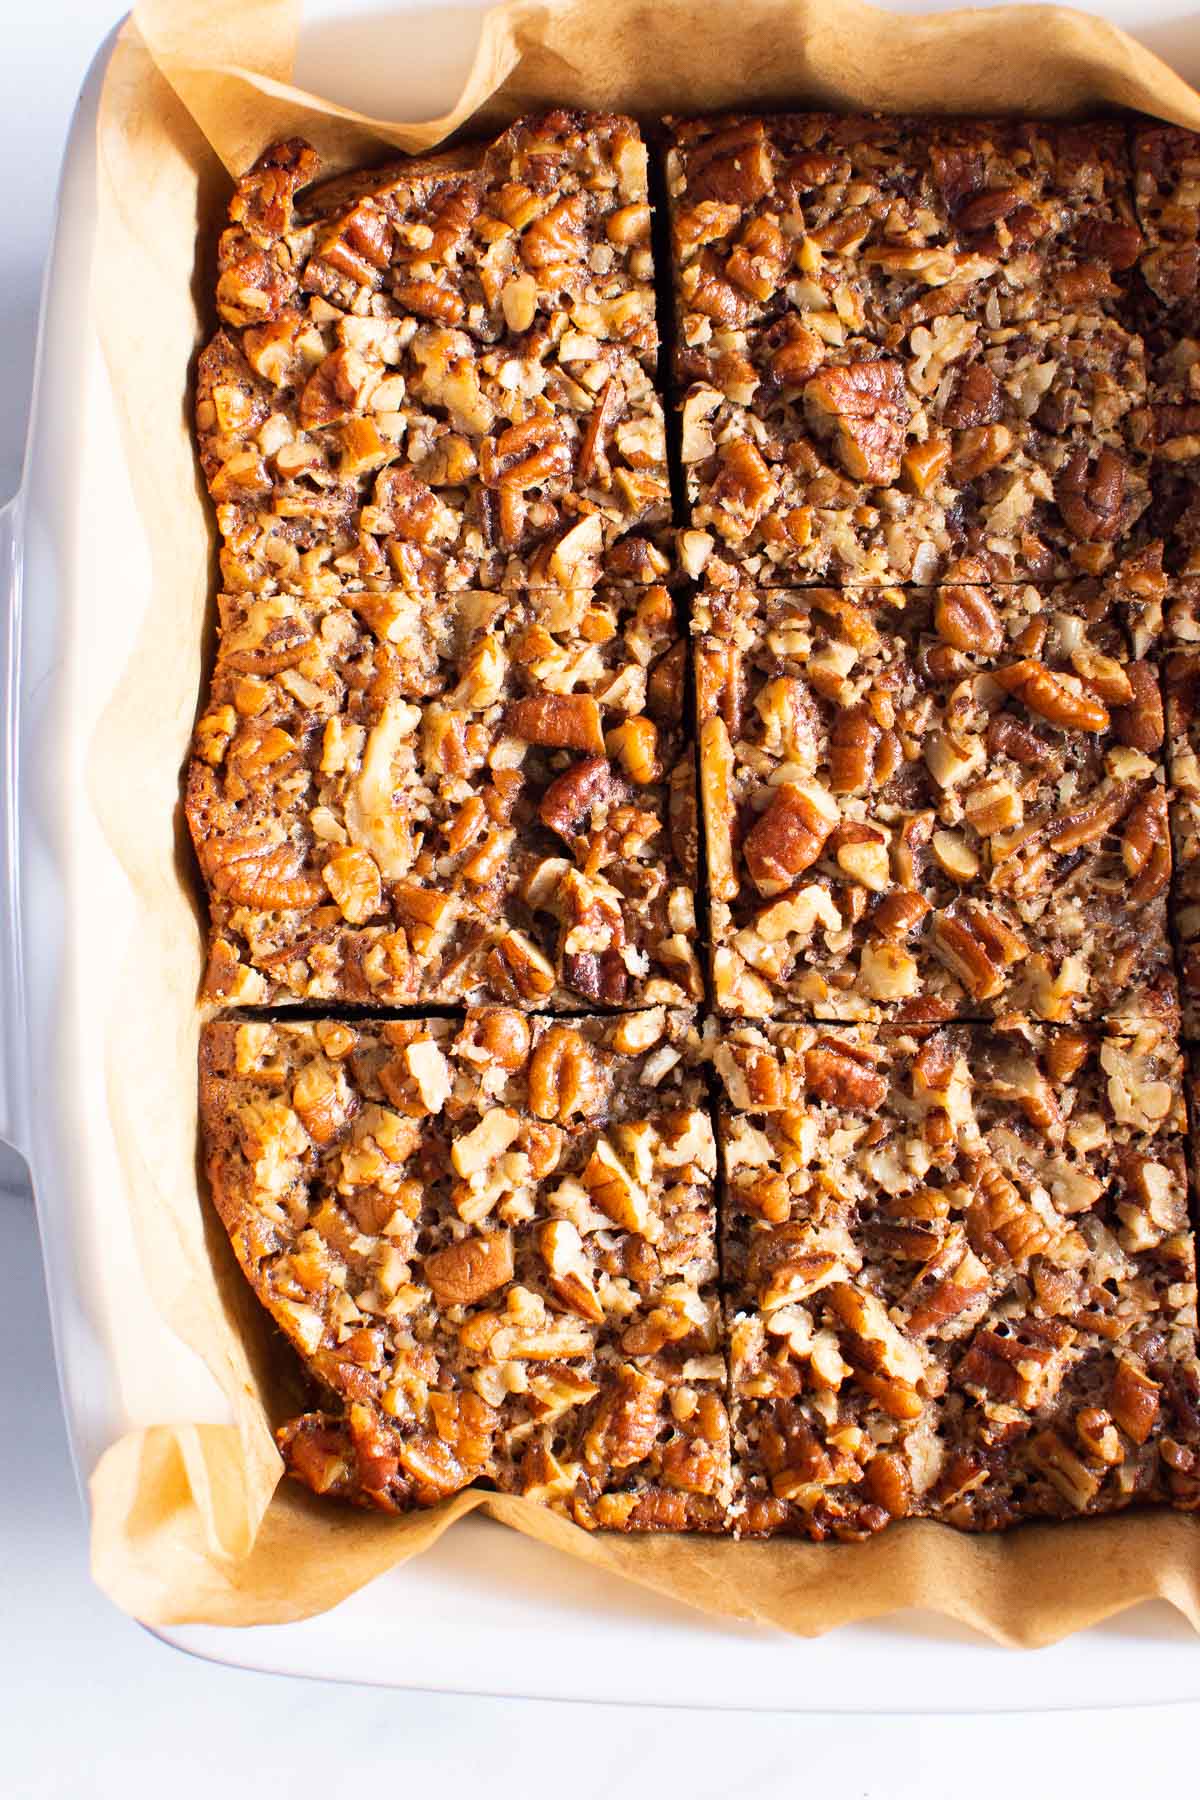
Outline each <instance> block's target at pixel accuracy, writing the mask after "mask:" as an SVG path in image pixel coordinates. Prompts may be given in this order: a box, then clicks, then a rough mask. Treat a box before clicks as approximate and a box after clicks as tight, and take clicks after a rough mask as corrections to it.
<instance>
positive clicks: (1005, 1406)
mask: <svg viewBox="0 0 1200 1800" xmlns="http://www.w3.org/2000/svg"><path fill="white" fill-rule="evenodd" d="M716 1068H717V1072H718V1074H719V1076H720V1079H721V1081H722V1082H723V1084H724V1100H723V1104H722V1108H721V1113H720V1117H719V1129H720V1138H721V1150H722V1158H723V1165H724V1175H725V1181H726V1210H725V1214H724V1220H723V1267H724V1274H725V1281H726V1292H727V1302H726V1304H727V1310H728V1319H729V1332H730V1383H731V1388H730V1391H731V1404H732V1425H733V1434H734V1456H735V1471H736V1477H737V1484H738V1491H737V1498H736V1500H735V1509H734V1519H735V1529H736V1530H737V1531H739V1532H740V1533H741V1534H742V1535H743V1536H759V1535H766V1534H770V1533H774V1532H783V1533H793V1534H798V1535H808V1536H811V1537H813V1538H817V1539H821V1538H825V1537H828V1536H831V1535H832V1536H837V1537H848V1538H854V1537H861V1536H864V1535H866V1534H868V1533H870V1532H874V1531H877V1530H879V1529H880V1528H881V1527H883V1526H885V1525H886V1524H888V1523H889V1521H891V1520H892V1519H895V1518H901V1517H904V1516H911V1517H925V1518H933V1519H940V1520H943V1521H945V1522H946V1523H948V1524H952V1525H955V1526H958V1527H960V1528H963V1529H968V1530H992V1529H996V1528H998V1527H1001V1526H1005V1525H1008V1524H1011V1523H1013V1522H1015V1521H1016V1520H1018V1519H1021V1518H1031V1517H1052V1518H1071V1517H1074V1516H1077V1515H1079V1514H1085V1513H1103V1512H1110V1511H1113V1510H1116V1509H1118V1508H1121V1507H1124V1506H1128V1505H1130V1504H1132V1503H1135V1502H1146V1501H1155V1502H1167V1501H1169V1502H1172V1503H1174V1504H1175V1505H1178V1506H1182V1507H1189V1508H1195V1507H1196V1506H1197V1505H1200V1461H1198V1459H1197V1455H1196V1451H1197V1446H1198V1445H1200V1364H1198V1362H1197V1354H1196V1286H1195V1249H1194V1239H1193V1234H1192V1231H1191V1229H1190V1228H1189V1224H1188V1210H1187V1206H1188V1188H1187V1174H1186V1169H1185V1159H1184V1131H1185V1118H1184V1108H1183V1095H1182V1079H1183V1064H1182V1058H1181V1056H1180V1053H1179V1050H1178V1048H1177V1046H1176V1044H1175V1042H1174V1040H1173V1038H1172V1036H1171V1034H1170V1033H1169V1031H1167V1030H1166V1029H1165V1028H1164V1026H1163V1025H1162V1023H1161V1022H1159V1021H1157V1020H1148V1021H1145V1022H1143V1023H1142V1024H1140V1025H1133V1024H1130V1026H1129V1028H1128V1029H1127V1030H1124V1031H1122V1030H1120V1029H1118V1028H1117V1027H1116V1026H1114V1025H1109V1026H1106V1027H1097V1028H1089V1029H1088V1030H1074V1029H1067V1028H1061V1027H1053V1026H1042V1025H1034V1024H1030V1023H1028V1022H1023V1021H1020V1020H1018V1019H1015V1018H1013V1019H1010V1020H1009V1021H1008V1022H1007V1023H1006V1025H1005V1026H1004V1027H1002V1028H1001V1027H989V1026H982V1025H953V1026H945V1027H940V1028H932V1029H931V1028H928V1027H924V1028H922V1027H914V1028H911V1029H906V1028H903V1027H899V1026H890V1027H871V1026H858V1027H843V1028H839V1029H836V1030H832V1031H831V1030H830V1029H828V1028H827V1027H821V1026H819V1025H811V1024H808V1025H799V1024H771V1025H766V1026H762V1027H741V1028H739V1029H737V1030H735V1031H733V1032H731V1033H730V1034H728V1035H727V1037H726V1039H725V1041H724V1042H723V1043H722V1044H721V1045H720V1046H719V1047H718V1049H717V1051H716Z"/></svg>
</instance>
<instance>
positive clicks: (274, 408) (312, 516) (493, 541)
mask: <svg viewBox="0 0 1200 1800" xmlns="http://www.w3.org/2000/svg"><path fill="white" fill-rule="evenodd" d="M318 171H319V163H318V159H317V157H316V156H315V154H314V153H313V152H312V151H311V150H310V149H309V148H308V147H307V146H306V145H304V144H303V143H301V142H299V141H298V140H296V141H292V142H289V143H286V144H279V145H275V146H273V147H272V148H271V149H269V150H267V151H266V152H265V153H264V154H263V156H262V157H260V159H259V161H258V162H257V163H256V164H255V166H254V168H253V169H252V170H250V172H249V173H248V174H247V175H246V176H244V177H243V179H242V180H241V181H240V182H239V184H238V187H237V191H236V193H235V195H234V198H233V201H232V203H231V207H230V220H231V223H230V225H229V228H228V229H227V231H226V232H225V234H224V235H223V237H222V239H221V246H220V269H221V273H220V279H219V281H218V284H217V309H218V312H219V313H220V315H221V319H222V322H223V323H222V328H221V330H220V331H219V332H218V334H217V336H216V337H215V338H214V339H213V341H212V342H211V344H209V346H208V347H207V349H206V350H205V351H204V353H203V354H202V356H201V359H200V370H199V381H198V392H197V407H196V424H197V434H198V438H199V443H200V453H201V461H202V463H203V466H204V473H205V476H206V478H207V481H208V485H209V490H210V492H211V494H212V497H213V500H214V502H215V503H216V506H217V518H218V523H219V526H220V530H221V534H222V537H223V540H224V542H223V546H222V569H223V577H224V583H225V586H226V587H227V588H231V589H234V588H244V587H251V586H253V587H258V586H261V585H262V584H263V583H264V582H268V581H270V582H278V583H280V584H282V585H285V586H289V587H297V588H306V587H308V586H309V585H310V584H311V582H312V581H313V580H314V579H315V578H316V577H317V576H319V574H320V573H321V572H322V571H324V570H326V569H328V568H330V567H333V568H334V569H336V570H337V572H338V573H339V574H340V575H341V576H342V577H344V578H363V579H367V578H378V577H387V578H388V579H390V580H392V581H393V582H394V583H395V584H396V585H398V586H403V587H407V588H409V589H410V590H412V591H422V592H428V593H431V594H432V593H437V592H439V591H442V590H444V589H446V588H448V587H458V586H467V585H482V586H488V587H493V586H499V585H502V584H503V585H524V584H525V583H526V582H529V581H535V582H549V583H552V584H561V585H575V586H579V585H584V584H586V583H588V582H589V581H591V580H594V579H595V573H596V570H597V568H598V567H599V565H600V563H601V562H602V561H604V560H605V558H606V556H607V557H608V566H609V572H610V573H612V574H622V575H629V576H631V577H632V578H634V579H642V578H646V579H649V578H652V577H654V576H655V575H656V574H661V573H662V572H663V569H664V568H665V560H664V558H663V557H662V555H661V554H660V553H659V552H658V551H656V550H654V549H653V547H652V545H651V544H650V542H649V541H648V539H647V537H646V536H645V533H647V532H652V531H653V530H654V528H656V527H657V526H659V525H661V524H662V523H663V522H664V521H665V520H666V519H667V517H668V515H669V492H668V483H667V471H666V450H665V442H664V433H663V419H662V408H661V405H660V402H659V399H658V396H657V394H656V392H655V389H654V384H653V371H654V367H655V357H656V351H657V333H656V325H655V306H654V290H653V285H652V265H651V253H650V242H649V233H650V209H649V203H648V198H647V187H646V149H645V145H644V144H643V143H642V140H641V138H640V136H639V135H638V131H637V127H636V126H635V125H634V124H633V123H632V121H631V120H628V119H622V118H614V117H608V116H604V115H584V114H576V113H568V112H556V113H551V114H549V115H547V116H546V117H544V118H541V119H531V120H525V121H522V122H521V123H519V124H518V125H515V126H513V128H512V129H511V130H510V131H509V132H507V133H506V134H505V135H504V136H503V137H502V138H500V139H499V140H498V141H497V142H496V143H495V144H493V145H492V146H490V147H489V148H488V149H486V150H484V151H482V152H479V153H477V154H476V155H474V156H471V155H470V154H469V153H465V152H459V153H454V154H452V155H450V156H449V157H446V158H435V159H432V160H430V161H428V162H416V163H413V164H409V165H405V166H402V167H400V168H399V169H397V170H388V171H382V172H380V173H378V174H375V175H370V174H368V175H365V176H361V177H350V178H347V179H345V180H341V181H335V182H332V183H329V184H327V185H326V186H324V187H318V188H315V189H314V188H313V187H312V185H311V184H312V183H313V181H314V179H315V177H316V175H317V173H318Z"/></svg>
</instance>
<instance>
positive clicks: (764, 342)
mask: <svg viewBox="0 0 1200 1800" xmlns="http://www.w3.org/2000/svg"><path fill="white" fill-rule="evenodd" d="M689 366H690V368H691V371H692V373H693V381H692V385H691V386H690V388H689V389H688V391H687V394H686V396H685V398H684V400H683V404H682V454H683V460H684V464H685V467H686V473H687V482H688V497H689V500H690V502H691V521H690V522H691V527H692V533H691V534H690V535H689V536H688V538H687V539H686V540H685V545H684V547H685V550H686V552H687V557H688V562H689V565H690V567H691V568H692V569H693V571H695V570H696V569H697V566H698V563H699V562H700V561H701V560H702V559H703V560H707V558H708V557H709V556H714V555H715V557H716V559H717V560H716V562H715V563H714V569H715V568H716V567H718V566H719V565H720V563H721V562H723V561H724V562H729V561H733V560H736V562H737V563H738V564H739V565H740V567H741V568H742V570H743V571H744V572H745V573H746V575H747V576H749V577H750V578H752V579H756V580H759V581H762V582H764V583H768V584H779V585H785V586H786V585H789V584H792V585H794V584H796V583H797V582H801V581H806V580H822V579H824V580H829V579H838V580H848V581H852V582H853V581H858V582H863V581H884V582H886V581H927V580H932V579H936V578H937V577H939V576H940V575H941V574H942V573H943V572H944V570H945V568H946V565H947V562H948V561H949V560H951V559H953V558H955V557H959V556H963V555H974V556H978V557H981V558H983V559H984V560H985V561H986V563H987V567H988V570H989V572H990V574H991V575H992V576H993V578H994V579H996V580H1001V581H1007V580H1011V579H1013V578H1014V577H1019V576H1028V577H1031V578H1040V579H1045V578H1047V577H1051V576H1069V575H1072V574H1078V573H1086V574H1098V573H1100V572H1101V571H1102V570H1103V569H1105V568H1107V567H1108V566H1109V565H1110V563H1111V562H1112V561H1113V558H1114V555H1115V553H1116V552H1117V551H1118V550H1119V549H1120V548H1121V547H1122V546H1123V545H1126V544H1128V543H1130V542H1131V541H1134V538H1133V534H1134V533H1135V528H1136V527H1137V526H1138V522H1139V520H1140V519H1141V517H1142V515H1143V514H1144V513H1145V512H1146V510H1147V507H1148V506H1149V503H1150V487H1149V483H1148V480H1147V469H1148V466H1149V459H1150V448H1149V446H1148V445H1147V444H1146V443H1145V442H1144V419H1145V407H1146V399H1147V394H1146V376H1145V368H1144V361H1143V353H1142V343H1141V339H1140V338H1138V337H1135V336H1133V335H1131V334H1130V333H1129V332H1127V331H1125V330H1123V329H1122V327H1121V326H1120V325H1119V324H1117V323H1116V322H1115V321H1114V320H1112V319H1109V318H1107V317H1106V316H1105V315H1104V314H1103V313H1101V312H1098V311H1095V310H1087V309H1084V310H1081V311H1079V312H1071V313H1065V312H1064V313H1059V314H1057V315H1055V316H1053V317H1048V318H1040V319H1036V320H1031V321H1029V322H1027V323H1023V324H1021V325H1009V326H1003V327H1000V328H992V327H990V326H988V325H987V324H986V322H985V321H983V320H980V319H976V318H973V317H971V316H969V315H966V314H963V313H954V314H950V315H947V316H943V317H938V318H935V319H933V320H931V321H930V322H929V323H928V324H927V325H926V324H922V325H918V326H915V327H914V328H913V330H912V331H911V332H909V333H908V334H907V336H906V337H905V338H904V339H903V341H902V342H901V343H899V344H898V345H897V347H896V348H895V349H894V350H881V349H880V348H879V347H878V346H877V345H875V344H872V343H871V342H870V341H869V340H867V339H866V338H862V337H852V336H850V335H849V334H845V335H844V336H838V335H837V334H830V335H828V336H827V337H825V338H823V337H821V336H819V335H817V334H816V333H814V332H812V331H811V330H810V329H809V328H808V327H806V326H805V325H804V324H803V323H802V322H801V317H800V315H798V314H795V313H788V314H785V315H784V316H783V317H782V318H781V319H779V320H778V321H775V322H773V323H771V324H769V325H766V326H761V325H760V326H753V327H750V328H749V329H747V330H743V331H728V332H724V333H722V334H721V338H720V344H719V347H718V348H716V349H714V348H713V346H711V345H706V346H705V347H704V348H703V350H702V351H700V352H697V353H695V354H694V355H693V356H692V357H691V358H690V359H689ZM701 533H703V534H705V536H704V537H702V536H701V535H700V534H701ZM706 539H707V540H708V541H707V542H706V541H705V540H706ZM710 544H711V546H712V548H711V549H710V548H709V545H710Z"/></svg>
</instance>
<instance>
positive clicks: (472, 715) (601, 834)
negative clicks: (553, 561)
mask: <svg viewBox="0 0 1200 1800" xmlns="http://www.w3.org/2000/svg"><path fill="white" fill-rule="evenodd" d="M222 613H223V627H224V628H223V633H222V641H221V649H220V654H219V658H218V662H217V668H216V672H215V675H214V677H213V683H212V689H211V693H210V697H209V701H208V705H207V707H206V710H205V712H204V714H203V715H202V717H201V719H200V721H199V723H198V725H197V727H196V733H195V740H194V754H193V760H192V765H191V771H190V775H189V780H188V789H187V814H188V819H189V823H190V825H191V830H192V837H193V840H194V842H195V846H196V852H197V855H198V857H199V861H200V866H201V870H202V872H203V875H204V877H205V880H206V882H207V885H208V889H209V895H210V901H211V918H212V940H211V953H210V958H209V970H208V978H207V993H208V995H209V997H210V998H213V999H216V1000H221V1001H224V1002H227V1003H234V1004H261V1003H264V1002H275V1001H289V1000H306V1001H310V1002H311V1001H337V1002H342V1003H354V1004H362V1005H374V1006H380V1005H385V1006H396V1005H409V1004H414V1003H418V1004H419V1003H427V1002H436V1003H439V1004H441V1003H448V1002H456V1001H465V1000H470V999H480V998H492V999H501V1000H507V1001H511V1002H513V1003H515V1004H517V1005H521V1006H528V1007H534V1008H538V1009H547V1008H548V1009H551V1010H562V1009H577V1008H579V1007H580V1006H581V1005H584V1004H586V1003H588V1002H594V1003H599V1004H600V1005H601V1006H605V1007H621V1006H623V1005H626V1004H629V1003H635V1004H640V1005H655V1004H661V1003H664V1002H665V1003H680V1002H683V1003H686V1002H688V1001H691V1000H694V999H697V998H699V996H700V995H701V993H702V992H703V982H702V979H701V975H700V970H699V966H698V964H697V960H696V955H695V950H694V947H693V939H694V933H695V914H694V905H693V892H694V886H695V879H696V874H695V803H694V781H693V761H692V755H691V751H690V749H689V748H685V746H684V743H683V736H682V693H683V677H684V662H685V650H684V645H683V642H682V640H681V639H680V637H679V633H678V627H677V623H676V616H675V609H674V605H673V602H672V599H671V596H670V595H669V594H668V592H667V590H666V589H665V588H662V587H647V588H621V589H616V588H601V589H588V590H584V591H579V590H575V589H571V590H567V589H559V590H555V589H536V590H533V591H532V592H530V593H527V594H524V595H519V594H507V593H502V592H495V591H482V590H477V589H463V590H459V591H457V592H455V593H452V594H449V595H447V596H446V597H445V598H444V599H442V600H439V601H436V602H435V601H429V600H422V599H420V598H418V597H414V596H412V595H409V594H406V593H404V592H403V591H400V590H394V589H393V590H385V591H381V592H354V593H350V594H334V595H333V596H327V597H308V596H297V595H289V594H265V595H261V596H256V597H252V596H247V595H240V594H233V595H227V596H225V597H224V599H223V601H222Z"/></svg>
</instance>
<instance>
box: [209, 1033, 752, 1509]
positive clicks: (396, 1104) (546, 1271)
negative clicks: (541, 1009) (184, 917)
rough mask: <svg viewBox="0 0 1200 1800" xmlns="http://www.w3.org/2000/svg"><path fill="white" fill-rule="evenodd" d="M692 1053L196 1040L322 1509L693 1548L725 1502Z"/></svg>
mask: <svg viewBox="0 0 1200 1800" xmlns="http://www.w3.org/2000/svg"><path fill="white" fill-rule="evenodd" d="M703 1055H704V1052H703V1047H702V1044H701V1041H700V1039H699V1038H698V1037H697V1034H696V1031H695V1026H694V1019H693V1016H692V1015H691V1014H688V1013H668V1012H666V1011H664V1010H663V1009H658V1010H654V1011H649V1012H644V1013H639V1014H636V1015H628V1016H625V1017H621V1018H608V1019H601V1018H580V1019H575V1020H572V1021H571V1022H570V1023H561V1024H556V1023H553V1022H551V1021H549V1020H545V1019H539V1020H532V1021H531V1020H529V1019H528V1018H527V1017H525V1016H524V1015H523V1014H520V1013H517V1012H515V1011H511V1010H508V1009H506V1008H485V1009H481V1010H478V1011H473V1012H469V1013H468V1014H467V1016H466V1018H465V1020H464V1021H461V1022H452V1021H450V1020H448V1019H429V1020H416V1019H408V1020H405V1021H403V1022H393V1023H386V1024H380V1025H372V1026H370V1027H369V1028H368V1027H365V1026H364V1027H359V1026H354V1025H349V1024H344V1023H338V1022H335V1021H333V1020H323V1021H317V1022H315V1023H310V1024H296V1025H279V1024H267V1023H251V1024H236V1023H234V1022H227V1023H220V1024H214V1025H210V1026H208V1027H207V1028H206V1030H205V1032H204V1036H203V1040H202V1047H201V1060H200V1096H201V1114H202V1126H203V1134H204V1146H205V1154H206V1158H207V1164H208V1170H209V1177H210V1180H211V1183H212V1190H213V1195H214V1199H215V1201H216V1205H217V1208H218V1211H219V1212H220V1215H221V1218H222V1220H223V1222H224V1224H225V1226H226V1228H227V1230H228V1231H229V1234H230V1238H231V1240H232V1242H233V1246H234V1249H235V1251H236V1253H237V1256H238V1259H239V1261H240V1263H241V1266H242V1268H243V1270H244V1271H245V1274H246V1276H247V1278H248V1280H249V1281H250V1283H251V1285H252V1287H253V1288H254V1291H255V1293H256V1294H257V1295H258V1297H259V1299H260V1300H261V1301H262V1302H263V1303H264V1305H265V1306H266V1307H267V1308H268V1309H269V1310H270V1312H271V1314H272V1315H273V1317H274V1318H275V1320H276V1321H277V1322H278V1324H279V1325H280V1326H281V1327H282V1329H283V1330H284V1332H285V1333H286V1334H287V1336H288V1338H289V1339H290V1340H291V1342H292V1343H293V1344H294V1345H295V1347H296V1348H297V1350H298V1351H299V1352H300V1354H301V1356H302V1357H303V1359H304V1362H305V1364H306V1365H307V1367H308V1369H309V1371H310V1372H311V1374H312V1375H313V1377H314V1378H315V1380H316V1381H317V1382H318V1383H319V1384H320V1386H321V1388H322V1390H323V1391H324V1393H325V1396H326V1401H325V1405H324V1407H323V1409H318V1410H316V1411H314V1412H311V1413H307V1414H305V1415H304V1416H302V1417H300V1418H298V1419H294V1420H292V1421H290V1422H289V1423H288V1424H286V1425H284V1426H283V1428H282V1430H281V1431H280V1433H279V1442H280V1447H281V1449H282V1451H283V1454H284V1458H285V1460H286V1462H287V1465H288V1468H289V1471H290V1472H291V1473H292V1474H293V1475H294V1476H296V1477H298V1478H299V1479H300V1480H301V1481H303V1482H305V1483H307V1484H308V1485H309V1486H310V1487H311V1488H313V1489H314V1490H315V1491H316V1492H317V1493H326V1494H331V1495H333V1496H335V1497H337V1498H340V1499H345V1500H350V1501H354V1502H356V1503H358V1504H360V1505H364V1506H375V1507H379V1508H382V1509H383V1510H385V1511H392V1512H394V1511H402V1510H406V1509H408V1508H411V1507H414V1506H425V1505H430V1504H432V1503H433V1502H435V1501H437V1500H440V1499H443V1498H444V1497H446V1496H447V1495H449V1494H452V1493H455V1492H457V1491H458V1490H460V1489H462V1488H464V1487H466V1486H468V1485H470V1484H471V1483H473V1482H483V1483H486V1484H489V1485H491V1486H493V1487H496V1488H499V1489H501V1490H503V1491H504V1492H508V1493H515V1494H523V1495H525V1496H527V1497H529V1498H531V1499H535V1500H538V1501H541V1502H542V1503H544V1504H545V1505H547V1506H551V1507H553V1508H555V1509H556V1510H558V1511H561V1512H564V1513H566V1514H567V1515H568V1516H569V1517H571V1518H573V1519H575V1520H576V1522H577V1523H579V1524H582V1525H585V1526H587V1527H589V1528H590V1527H596V1526H605V1527H609V1528H615V1529H621V1530H649V1529H658V1530H687V1529H694V1530H709V1529H719V1528H720V1527H721V1525H722V1522H723V1519H724V1515H725V1509H726V1504H727V1500H728V1495H729V1488H730V1466H729V1448H728V1426H727V1422H726V1416H725V1408H724V1379H725V1375H724V1359H723V1356H722V1353H721V1349H720V1320H719V1305H718V1300H717V1287H716V1278H717V1259H716V1246H715V1234H714V1219H713V1201H712V1187H713V1175H714V1170H715V1160H716V1156H715V1148H714V1144H713V1135H712V1127H711V1124H710V1122H709V1118H708V1114H707V1111H706V1110H705V1107H704V1093H705V1089H704V1084H703V1076H702V1073H701V1071H700V1067H699V1065H700V1063H701V1061H702V1059H703Z"/></svg>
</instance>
